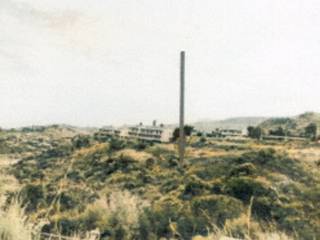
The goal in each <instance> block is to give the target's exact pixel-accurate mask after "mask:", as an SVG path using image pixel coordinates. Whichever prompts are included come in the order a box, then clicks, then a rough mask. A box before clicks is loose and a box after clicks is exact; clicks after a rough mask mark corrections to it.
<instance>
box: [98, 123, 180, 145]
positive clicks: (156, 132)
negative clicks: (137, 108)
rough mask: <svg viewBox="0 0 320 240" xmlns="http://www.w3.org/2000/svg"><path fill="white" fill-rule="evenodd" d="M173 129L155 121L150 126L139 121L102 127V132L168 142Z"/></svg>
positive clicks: (123, 136) (130, 137)
mask: <svg viewBox="0 0 320 240" xmlns="http://www.w3.org/2000/svg"><path fill="white" fill-rule="evenodd" d="M173 131H174V129H172V128H168V127H165V126H164V125H163V124H161V125H159V126H157V124H156V122H155V121H154V122H153V124H152V125H151V126H145V125H143V124H142V123H140V124H139V125H136V126H131V127H123V128H104V129H103V132H104V133H105V134H106V135H110V136H117V137H120V138H128V139H138V140H143V141H151V142H163V143H166V142H170V140H171V139H172V136H173Z"/></svg>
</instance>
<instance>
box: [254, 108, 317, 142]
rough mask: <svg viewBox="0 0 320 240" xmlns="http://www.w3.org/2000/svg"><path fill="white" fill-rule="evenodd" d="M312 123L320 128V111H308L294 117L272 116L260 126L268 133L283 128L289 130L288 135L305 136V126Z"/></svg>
mask: <svg viewBox="0 0 320 240" xmlns="http://www.w3.org/2000/svg"><path fill="white" fill-rule="evenodd" d="M311 123H314V124H316V125H317V127H318V129H320V113H315V112H306V113H304V114H301V115H298V116H294V117H282V118H270V119H268V120H266V121H264V122H262V123H261V124H259V127H261V128H263V129H264V130H265V131H266V133H269V132H270V131H276V130H277V129H279V128H282V129H284V131H285V132H288V135H292V136H304V135H305V128H306V127H307V126H308V125H309V124H311Z"/></svg>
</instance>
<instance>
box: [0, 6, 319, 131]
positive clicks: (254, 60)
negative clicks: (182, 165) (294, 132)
mask: <svg viewBox="0 0 320 240" xmlns="http://www.w3.org/2000/svg"><path fill="white" fill-rule="evenodd" d="M182 49H183V50H185V51H186V54H187V71H186V81H187V93H186V97H187V109H186V111H187V119H188V120H189V121H193V120H197V119H202V118H212V119H219V118H225V117H231V116H253V115H263V116H265V115H267V116H271V115H294V114H298V113H301V112H304V111H310V110H313V111H320V101H319V98H320V94H319V91H320V1H319V0H307V1H306V0H300V1H297V0H259V1H257V0H223V1H221V0H220V1H218V0H153V1H151V0H0V111H1V112H0V126H2V127H12V126H21V125H31V124H49V123H68V124H76V125H82V126H87V125H106V124H122V123H137V122H140V121H144V122H151V120H152V119H158V120H159V121H161V122H177V118H178V114H177V112H178V111H177V110H178V89H179V85H178V83H179V68H178V67H179V51H180V50H182Z"/></svg>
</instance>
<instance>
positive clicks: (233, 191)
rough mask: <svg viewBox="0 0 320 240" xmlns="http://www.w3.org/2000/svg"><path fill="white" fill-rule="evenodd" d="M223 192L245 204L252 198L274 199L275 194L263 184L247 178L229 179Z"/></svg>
mask: <svg viewBox="0 0 320 240" xmlns="http://www.w3.org/2000/svg"><path fill="white" fill-rule="evenodd" d="M224 191H225V192H226V193H227V194H229V195H231V196H233V197H235V198H238V199H241V200H242V201H244V202H246V203H248V202H249V201H250V198H251V197H253V196H254V197H257V196H268V197H271V198H275V197H276V193H275V192H274V191H273V190H272V189H270V188H268V187H267V186H266V184H265V183H262V182H260V181H257V180H255V179H252V178H249V177H239V178H231V179H230V180H229V181H228V182H227V183H226V186H225V189H224Z"/></svg>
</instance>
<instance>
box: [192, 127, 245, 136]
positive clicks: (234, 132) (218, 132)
mask: <svg viewBox="0 0 320 240" xmlns="http://www.w3.org/2000/svg"><path fill="white" fill-rule="evenodd" d="M195 134H196V135H199V136H200V135H201V136H203V137H209V138H242V137H245V136H246V135H247V133H246V132H245V131H242V130H238V129H220V128H217V129H215V130H213V131H211V132H199V131H198V132H196V133H195Z"/></svg>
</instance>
